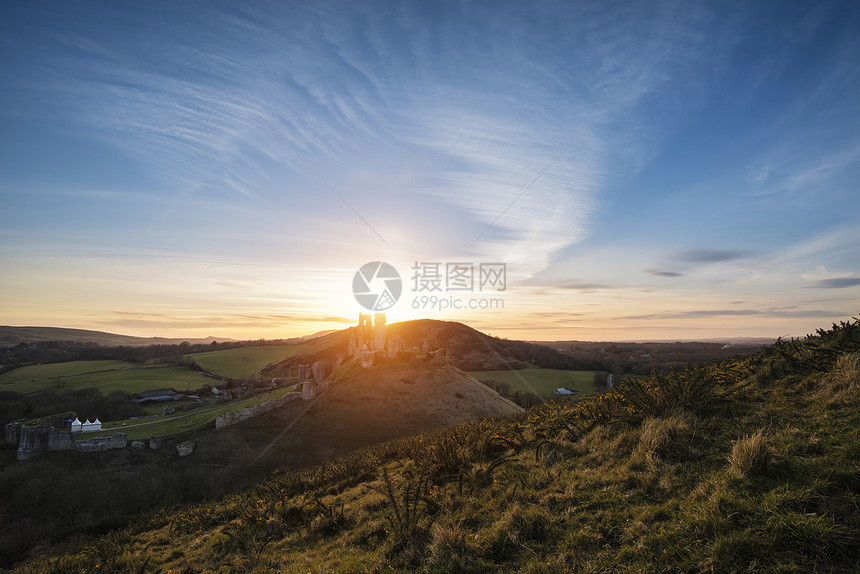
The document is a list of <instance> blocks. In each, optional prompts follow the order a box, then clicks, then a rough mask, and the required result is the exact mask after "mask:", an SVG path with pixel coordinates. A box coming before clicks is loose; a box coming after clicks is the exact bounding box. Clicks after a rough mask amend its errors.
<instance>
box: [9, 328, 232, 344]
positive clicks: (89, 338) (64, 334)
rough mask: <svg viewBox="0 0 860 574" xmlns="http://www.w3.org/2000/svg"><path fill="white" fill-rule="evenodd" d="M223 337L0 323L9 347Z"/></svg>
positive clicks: (201, 340)
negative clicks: (147, 334)
mask: <svg viewBox="0 0 860 574" xmlns="http://www.w3.org/2000/svg"><path fill="white" fill-rule="evenodd" d="M232 340H233V339H227V338H224V337H205V338H197V339H175V338H174V339H171V338H168V337H133V336H131V335H117V334H116V333H105V332H102V331H90V330H88V329H66V328H63V327H11V326H9V325H0V346H4V347H11V346H12V345H17V344H18V343H35V342H39V341H76V342H79V343H97V344H99V345H104V346H106V347H115V346H119V345H127V346H132V347H142V346H144V345H176V344H179V343H182V342H183V341H187V342H189V343H211V342H212V341H219V342H220V341H232Z"/></svg>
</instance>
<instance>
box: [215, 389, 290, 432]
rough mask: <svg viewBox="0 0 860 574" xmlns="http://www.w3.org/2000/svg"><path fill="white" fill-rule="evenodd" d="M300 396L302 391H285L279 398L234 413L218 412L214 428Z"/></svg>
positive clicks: (232, 423) (252, 415) (271, 408)
mask: <svg viewBox="0 0 860 574" xmlns="http://www.w3.org/2000/svg"><path fill="white" fill-rule="evenodd" d="M301 396H302V393H287V394H286V395H284V396H283V397H281V398H280V399H272V400H271V401H266V402H265V403H262V404H259V405H254V406H253V407H245V408H244V409H242V410H238V411H236V412H235V413H224V414H220V415H218V418H217V419H215V428H216V429H220V428H224V427H228V426H230V425H234V424H236V423H240V422H242V421H246V420H248V419H250V418H252V417H255V416H257V415H261V414H263V413H267V412H269V411H272V410H274V409H276V408H278V407H279V406H281V405H284V404H286V403H288V402H290V401H294V400H296V399H298V398H300V397H301Z"/></svg>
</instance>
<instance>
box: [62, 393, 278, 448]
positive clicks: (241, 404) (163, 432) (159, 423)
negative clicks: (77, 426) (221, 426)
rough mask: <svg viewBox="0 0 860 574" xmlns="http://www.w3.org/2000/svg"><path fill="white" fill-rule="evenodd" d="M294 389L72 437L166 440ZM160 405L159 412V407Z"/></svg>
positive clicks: (112, 425)
mask: <svg viewBox="0 0 860 574" xmlns="http://www.w3.org/2000/svg"><path fill="white" fill-rule="evenodd" d="M292 390H294V388H292V387H289V388H278V389H275V390H273V391H270V392H268V393H261V394H259V395H256V396H254V397H251V398H248V399H245V400H241V401H235V402H229V403H227V402H225V403H218V404H217V405H212V406H208V407H206V406H204V407H200V408H199V409H195V410H193V411H190V412H188V413H183V412H181V411H178V410H177V412H176V414H174V415H168V416H166V417H160V416H159V417H152V418H147V419H129V420H124V421H113V422H108V423H104V425H103V427H102V432H99V433H87V434H78V435H76V436H75V438H77V439H78V440H86V439H90V438H93V437H99V436H110V435H112V434H114V433H117V432H124V433H125V434H126V438H127V439H128V440H140V439H146V438H149V437H151V436H153V435H155V436H158V437H166V436H171V435H175V434H181V433H185V432H192V431H196V430H200V429H202V428H204V427H205V426H206V425H208V424H209V423H211V422H212V421H214V420H215V419H216V418H218V415H220V414H222V413H226V412H235V411H238V410H240V409H244V408H245V407H251V406H254V405H259V404H261V403H264V402H266V401H268V400H272V399H279V398H281V397H283V396H284V395H285V394H287V393H288V392H290V391H292ZM165 404H169V403H163V404H161V405H160V406H159V408H161V407H163V406H164V405H165Z"/></svg>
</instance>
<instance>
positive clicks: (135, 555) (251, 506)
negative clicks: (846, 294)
mask: <svg viewBox="0 0 860 574" xmlns="http://www.w3.org/2000/svg"><path fill="white" fill-rule="evenodd" d="M403 384H404V385H405V384H406V383H403ZM351 398H352V399H353V400H354V399H355V397H354V396H353V397H351ZM376 412H377V413H379V412H381V411H379V410H378V411H376ZM353 426H354V425H350V424H349V423H348V421H347V422H345V427H347V428H351V427H353ZM858 461H860V321H857V320H855V321H854V322H853V323H850V324H848V323H843V324H842V325H838V326H836V325H835V326H834V328H833V329H831V330H829V331H820V332H819V333H818V335H816V336H812V337H808V338H807V339H804V340H801V341H791V342H782V341H781V342H778V343H777V344H776V345H773V346H771V347H768V348H765V349H762V350H761V351H759V352H758V353H756V354H754V355H752V356H750V357H748V358H743V359H735V360H732V361H721V362H715V363H711V364H709V365H705V366H698V367H693V368H689V369H686V370H684V371H682V372H677V373H672V374H669V375H661V376H657V377H653V378H650V379H647V380H633V379H628V380H625V381H623V382H622V383H621V384H620V385H619V386H618V387H616V388H615V389H613V390H611V391H609V392H606V393H603V394H601V395H594V396H589V397H585V398H583V399H581V400H579V401H573V402H565V403H561V404H558V405H554V406H553V405H549V406H541V407H537V408H534V409H531V410H530V411H527V412H526V413H523V414H520V415H513V416H511V417H509V418H507V419H503V420H498V419H495V420H484V421H480V422H474V423H466V424H462V425H459V426H456V427H452V428H449V429H443V430H440V431H435V432H433V433H429V434H426V435H423V436H420V437H417V438H412V439H401V440H399V441H394V442H389V443H385V444H383V445H379V446H377V447H374V448H372V449H368V450H365V451H362V452H359V453H355V454H352V455H350V456H347V457H344V458H341V459H339V460H337V461H334V462H331V463H327V464H325V465H323V466H320V467H317V468H314V469H309V470H306V471H302V472H296V473H284V474H280V475H277V476H275V477H273V478H272V479H270V480H268V481H266V482H264V483H262V484H260V485H259V486H257V487H256V488H254V489H252V490H250V491H248V492H246V493H243V494H240V495H236V496H232V497H228V498H226V499H224V500H222V501H219V502H216V503H211V504H208V505H202V506H196V507H189V508H185V509H181V510H178V511H175V512H159V513H156V514H154V515H152V516H150V517H149V518H148V519H147V520H142V521H140V522H138V523H137V524H135V525H134V526H131V527H129V528H127V529H125V530H119V531H115V532H112V533H109V534H106V535H104V536H101V537H98V538H94V539H89V540H81V541H80V542H78V543H77V544H76V545H73V546H68V547H66V548H63V549H59V554H58V555H55V556H50V555H46V556H44V557H42V558H39V559H36V560H33V561H31V562H30V563H28V564H26V565H24V566H22V567H21V571H22V572H23V571H39V572H92V571H96V570H101V571H111V572H156V571H160V572H166V571H170V570H172V571H174V572H176V571H179V572H202V571H258V572H263V571H266V572H268V571H283V572H309V571H310V572H381V571H385V572H392V571H393V572H414V571H426V572H487V571H493V572H573V571H584V572H627V571H635V572H654V573H657V572H711V571H714V572H747V571H749V572H753V571H754V572H760V571H771V572H811V571H818V572H852V571H856V564H857V563H858V560H860V510H858V508H860V506H858V505H860V464H858Z"/></svg>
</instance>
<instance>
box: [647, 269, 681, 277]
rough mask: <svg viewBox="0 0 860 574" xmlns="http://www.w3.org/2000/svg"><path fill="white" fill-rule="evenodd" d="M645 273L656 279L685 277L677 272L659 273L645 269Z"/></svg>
mask: <svg viewBox="0 0 860 574" xmlns="http://www.w3.org/2000/svg"><path fill="white" fill-rule="evenodd" d="M644 272H645V273H647V274H648V275H653V276H654V277H670V278H674V277H683V276H684V274H683V273H678V272H677V271H659V270H656V269H645V270H644Z"/></svg>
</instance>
